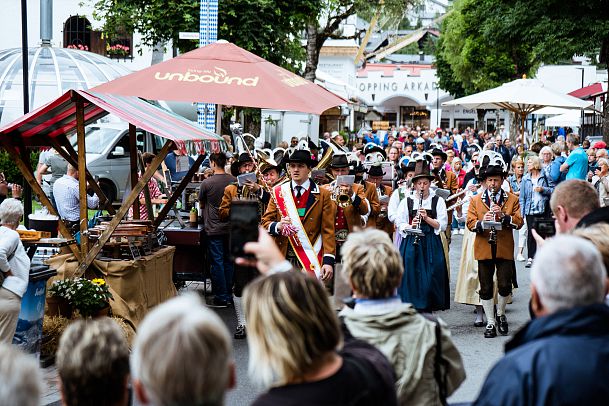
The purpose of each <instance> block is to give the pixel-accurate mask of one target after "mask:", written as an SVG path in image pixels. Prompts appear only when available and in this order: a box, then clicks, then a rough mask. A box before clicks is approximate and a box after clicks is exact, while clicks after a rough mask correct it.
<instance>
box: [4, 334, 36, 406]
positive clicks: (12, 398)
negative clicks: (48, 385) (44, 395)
mask: <svg viewBox="0 0 609 406" xmlns="http://www.w3.org/2000/svg"><path fill="white" fill-rule="evenodd" d="M42 385H43V384H42V373H41V372H40V369H39V368H38V363H37V362H36V359H35V358H34V357H33V356H28V355H26V354H24V353H22V352H21V351H20V350H19V349H18V348H17V347H15V346H13V345H10V344H6V343H0V406H15V405H19V406H38V405H39V404H40V394H41V392H42V388H43V386H42Z"/></svg>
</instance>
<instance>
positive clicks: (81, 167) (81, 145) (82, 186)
mask: <svg viewBox="0 0 609 406" xmlns="http://www.w3.org/2000/svg"><path fill="white" fill-rule="evenodd" d="M76 136H77V139H76V142H77V143H78V174H79V176H78V198H79V200H80V250H81V252H82V255H83V256H85V254H86V253H87V251H89V230H88V228H87V226H88V222H89V216H88V213H89V212H88V209H89V205H88V204H87V175H86V174H85V172H86V171H87V155H86V152H87V151H86V148H85V104H84V102H83V101H82V99H81V98H80V97H79V98H78V99H77V100H76ZM80 174H83V176H80Z"/></svg>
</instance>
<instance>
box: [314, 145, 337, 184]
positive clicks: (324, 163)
mask: <svg viewBox="0 0 609 406" xmlns="http://www.w3.org/2000/svg"><path fill="white" fill-rule="evenodd" d="M335 153H336V151H335V150H334V148H332V147H329V148H327V149H326V152H324V155H323V156H322V157H321V159H320V160H319V162H318V163H317V166H316V167H315V168H313V170H322V169H323V170H326V169H327V168H328V167H329V166H330V162H332V157H333V156H334V154H335ZM326 177H327V178H329V179H330V180H334V176H332V174H331V173H330V172H328V171H326Z"/></svg>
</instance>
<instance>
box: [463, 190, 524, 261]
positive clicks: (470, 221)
mask: <svg viewBox="0 0 609 406" xmlns="http://www.w3.org/2000/svg"><path fill="white" fill-rule="evenodd" d="M501 193H502V194H503V204H502V205H501V212H502V213H503V214H504V218H503V219H498V220H501V222H502V223H503V228H502V229H501V230H499V231H497V256H496V258H497V259H509V260H514V236H513V233H512V230H513V229H514V228H515V229H520V227H522V223H523V221H522V215H521V214H520V203H519V202H518V197H516V195H515V194H513V193H508V192H506V191H504V190H502V191H501ZM485 196H486V191H485V192H483V193H479V194H477V195H476V196H474V197H473V198H472V200H471V202H470V204H469V210H468V211H467V228H468V229H469V230H471V231H473V232H475V233H476V238H475V240H474V258H475V259H476V260H478V261H480V260H485V259H493V257H492V253H491V245H490V244H489V243H488V238H489V232H490V231H489V230H482V229H481V225H480V221H482V219H483V218H484V215H485V214H486V213H487V212H488V211H489V210H490V208H489V206H488V205H487V202H486V199H485ZM506 216H509V218H508V217H506Z"/></svg>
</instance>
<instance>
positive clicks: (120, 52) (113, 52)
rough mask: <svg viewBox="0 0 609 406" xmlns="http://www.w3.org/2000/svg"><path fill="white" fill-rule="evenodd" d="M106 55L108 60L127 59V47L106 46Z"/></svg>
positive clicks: (117, 45)
mask: <svg viewBox="0 0 609 406" xmlns="http://www.w3.org/2000/svg"><path fill="white" fill-rule="evenodd" d="M106 54H108V56H109V57H110V58H123V59H125V58H127V57H128V56H129V47H128V46H126V45H121V44H116V45H110V44H108V45H106Z"/></svg>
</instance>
